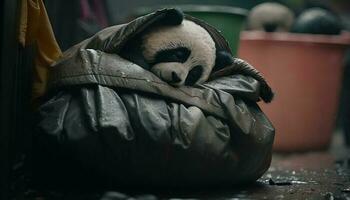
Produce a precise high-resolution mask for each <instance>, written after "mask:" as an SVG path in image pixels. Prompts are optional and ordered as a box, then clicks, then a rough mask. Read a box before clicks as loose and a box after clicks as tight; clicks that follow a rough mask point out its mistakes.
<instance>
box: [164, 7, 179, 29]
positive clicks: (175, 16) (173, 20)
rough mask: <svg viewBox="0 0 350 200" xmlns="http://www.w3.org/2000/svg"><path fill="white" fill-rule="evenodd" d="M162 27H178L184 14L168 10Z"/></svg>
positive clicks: (176, 10)
mask: <svg viewBox="0 0 350 200" xmlns="http://www.w3.org/2000/svg"><path fill="white" fill-rule="evenodd" d="M164 19H165V20H163V25H179V24H181V23H182V21H183V20H184V13H183V12H182V11H181V10H179V9H177V8H174V9H169V10H168V11H167V12H166V14H165V17H164Z"/></svg>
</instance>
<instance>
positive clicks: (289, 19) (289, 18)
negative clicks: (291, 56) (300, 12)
mask: <svg viewBox="0 0 350 200" xmlns="http://www.w3.org/2000/svg"><path fill="white" fill-rule="evenodd" d="M293 21H294V13H293V11H292V10H291V9H289V8H288V7H286V6H284V5H282V4H280V3H276V2H265V3H261V4H259V5H257V6H255V7H254V8H253V9H252V10H251V11H250V13H249V16H248V28H249V29H250V30H259V31H266V32H287V31H289V30H290V28H291V26H292V24H293Z"/></svg>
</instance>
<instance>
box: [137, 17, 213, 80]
mask: <svg viewBox="0 0 350 200" xmlns="http://www.w3.org/2000/svg"><path fill="white" fill-rule="evenodd" d="M141 49H142V54H143V57H144V58H145V60H146V62H147V63H148V64H149V65H150V66H151V68H150V70H151V71H152V72H153V73H154V74H155V75H157V76H158V77H160V78H161V79H163V80H164V81H165V82H167V83H169V84H171V85H173V86H180V85H195V84H199V83H203V82H204V81H206V80H207V79H208V77H209V74H210V72H211V70H212V69H213V67H214V64H215V57H216V49H215V42H214V41H213V39H212V38H211V36H210V35H209V33H208V32H207V31H206V30H205V29H204V28H202V27H201V26H199V25H197V24H195V23H194V22H192V21H188V20H184V21H183V22H182V24H180V25H177V26H162V27H156V28H154V29H152V30H151V31H150V32H147V33H146V34H144V35H143V37H142V45H141Z"/></svg>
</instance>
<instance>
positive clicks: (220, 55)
mask: <svg viewBox="0 0 350 200" xmlns="http://www.w3.org/2000/svg"><path fill="white" fill-rule="evenodd" d="M232 64H233V56H232V55H231V54H230V53H229V52H227V51H217V52H216V59H215V65H214V68H213V70H212V71H213V72H215V71H219V70H221V69H223V68H225V67H227V66H229V65H232Z"/></svg>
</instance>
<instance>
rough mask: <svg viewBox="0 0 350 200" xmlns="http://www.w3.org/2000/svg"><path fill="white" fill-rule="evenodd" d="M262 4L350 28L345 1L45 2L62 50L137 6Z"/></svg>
mask: <svg viewBox="0 0 350 200" xmlns="http://www.w3.org/2000/svg"><path fill="white" fill-rule="evenodd" d="M263 2H278V3H281V4H284V5H286V6H288V7H289V8H290V9H292V10H293V12H295V13H296V14H298V13H300V12H301V11H302V10H304V9H306V8H309V7H314V6H321V7H326V8H328V9H331V10H333V11H334V12H336V13H337V14H339V16H340V17H341V18H342V22H343V23H344V24H345V28H346V29H348V30H349V29H350V12H349V11H350V2H349V1H348V0H318V1H317V0H280V1H266V0H249V1H246V0H215V1H214V0H200V1H199V0H177V1H174V0H143V1H139V0H128V1H122V0H61V1H58V0H56V1H49V0H45V1H44V3H45V6H46V8H47V12H48V14H49V18H50V21H51V23H52V26H53V29H54V32H55V36H56V39H57V40H58V43H59V45H60V47H61V49H62V50H66V49H67V48H68V47H70V46H72V45H73V44H75V43H77V42H78V41H81V40H82V39H85V38H86V37H87V36H91V35H92V34H94V33H95V32H96V31H98V30H100V29H101V28H103V27H105V26H109V25H114V24H120V23H125V22H127V21H129V20H130V19H131V18H130V17H131V16H134V14H135V11H136V10H137V9H138V8H140V7H149V6H159V5H183V4H195V5H196V4H197V5H225V6H234V7H239V8H244V9H248V10H250V9H251V8H253V7H254V6H256V5H258V4H261V3H263Z"/></svg>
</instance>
